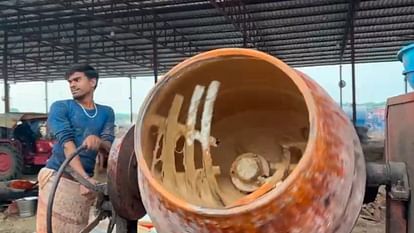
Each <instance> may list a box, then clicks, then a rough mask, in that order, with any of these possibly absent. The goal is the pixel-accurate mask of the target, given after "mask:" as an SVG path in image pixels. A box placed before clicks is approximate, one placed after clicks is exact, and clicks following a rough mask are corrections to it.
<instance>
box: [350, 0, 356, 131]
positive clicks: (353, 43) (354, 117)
mask: <svg viewBox="0 0 414 233" xmlns="http://www.w3.org/2000/svg"><path fill="white" fill-rule="evenodd" d="M351 5H353V4H351ZM350 23H351V28H350V29H351V32H350V36H351V38H350V39H351V70H352V123H353V124H354V126H355V125H356V121H357V119H356V118H357V114H356V90H355V46H354V45H355V37H354V21H353V20H352V21H351V22H350Z"/></svg>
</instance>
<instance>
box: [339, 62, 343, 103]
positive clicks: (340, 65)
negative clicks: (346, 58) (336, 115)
mask: <svg viewBox="0 0 414 233" xmlns="http://www.w3.org/2000/svg"><path fill="white" fill-rule="evenodd" d="M343 83H344V80H343V79H342V64H339V104H340V106H341V109H342V107H343V103H342V91H343V89H344V85H343Z"/></svg>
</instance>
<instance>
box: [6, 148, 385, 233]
mask: <svg viewBox="0 0 414 233" xmlns="http://www.w3.org/2000/svg"><path fill="white" fill-rule="evenodd" d="M372 145H373V144H370V145H369V146H367V147H369V148H368V149H367V148H364V152H365V155H366V157H367V160H368V161H378V160H380V159H381V158H382V154H381V153H382V151H383V145H380V144H379V145H376V146H372ZM25 178H27V179H31V180H35V179H36V177H35V176H30V177H25ZM95 178H96V179H97V180H98V181H100V182H105V180H106V179H105V178H106V176H105V174H101V175H100V176H97V177H95ZM35 222H36V221H35V217H28V218H20V217H18V216H8V217H6V216H5V215H4V214H3V213H0V232H1V233H33V232H35ZM104 224H105V223H103V225H104ZM102 229H105V228H102ZM101 232H102V233H104V232H106V231H105V230H100V229H96V230H95V231H94V233H101ZM352 233H385V190H384V188H381V189H380V192H379V194H378V196H377V198H376V200H375V201H374V202H372V203H369V204H367V205H364V206H363V208H362V211H361V214H360V216H359V219H358V222H357V224H356V225H355V228H354V229H353V231H352Z"/></svg>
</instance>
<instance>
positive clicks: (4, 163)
mask: <svg viewBox="0 0 414 233" xmlns="http://www.w3.org/2000/svg"><path fill="white" fill-rule="evenodd" d="M22 170H23V157H22V155H21V154H20V153H19V152H18V151H16V150H15V149H14V148H13V147H12V146H10V145H6V144H3V145H0V181H5V180H12V179H15V178H19V177H20V176H21V175H22Z"/></svg>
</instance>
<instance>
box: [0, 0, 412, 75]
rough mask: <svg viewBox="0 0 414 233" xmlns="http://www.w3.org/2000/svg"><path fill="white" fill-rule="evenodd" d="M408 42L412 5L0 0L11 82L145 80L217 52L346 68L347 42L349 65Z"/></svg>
mask: <svg viewBox="0 0 414 233" xmlns="http://www.w3.org/2000/svg"><path fill="white" fill-rule="evenodd" d="M352 26H354V27H352ZM352 31H354V33H353V35H354V38H352V36H351V35H352ZM413 39H414V1H413V0H392V1H391V0H361V1H346V0H290V1H266V0H245V1H241V0H211V1H208V0H207V1H196V0H158V1H154V0H151V1H150V0H146V1H132V0H118V1H115V0H112V1H109V0H82V1H79V0H75V1H69V0H8V1H4V0H0V44H1V46H2V47H1V51H0V54H2V56H1V57H2V59H3V60H4V61H7V69H6V70H7V73H8V79H9V80H10V81H36V80H53V79H62V78H63V73H64V71H65V70H66V68H67V67H68V65H70V64H72V63H74V62H79V63H86V62H88V63H91V64H92V65H94V66H96V67H97V68H98V70H99V71H100V74H101V76H102V77H119V76H128V75H134V76H137V75H153V69H154V65H156V66H157V71H158V73H163V72H166V71H167V70H169V69H170V68H171V67H172V66H174V65H175V64H177V63H178V62H180V61H182V60H184V59H185V58H188V57H190V56H192V55H194V54H197V53H199V52H202V51H207V50H211V49H215V48H223V47H250V48H256V49H258V50H261V51H264V52H267V53H269V54H271V55H274V56H276V57H278V58H280V59H282V60H283V61H285V62H286V63H288V64H290V65H292V66H314V65H328V64H339V63H340V62H342V63H349V62H350V59H351V53H350V51H351V49H350V45H351V44H352V43H350V42H352V41H354V48H355V61H356V62H380V61H392V60H396V53H397V51H398V50H399V49H400V48H401V47H402V46H404V45H406V44H407V43H409V42H411V41H412V40H413ZM5 68H6V66H5V65H3V69H5Z"/></svg>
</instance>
